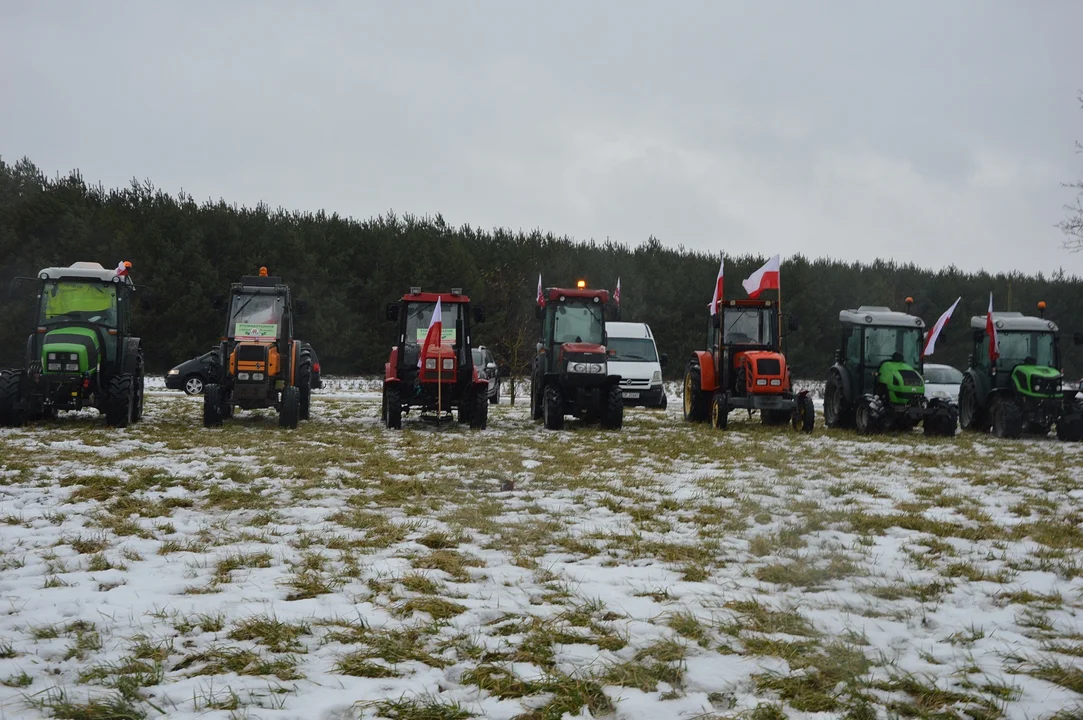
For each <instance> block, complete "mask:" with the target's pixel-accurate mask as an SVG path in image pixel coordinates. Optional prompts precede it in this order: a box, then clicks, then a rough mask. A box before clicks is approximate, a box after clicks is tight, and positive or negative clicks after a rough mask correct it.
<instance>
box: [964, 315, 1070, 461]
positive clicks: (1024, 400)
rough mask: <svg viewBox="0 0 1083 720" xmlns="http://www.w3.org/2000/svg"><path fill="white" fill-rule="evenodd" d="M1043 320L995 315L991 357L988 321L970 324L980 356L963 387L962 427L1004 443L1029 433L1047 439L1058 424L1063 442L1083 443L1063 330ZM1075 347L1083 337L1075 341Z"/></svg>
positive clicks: (973, 360) (980, 318)
mask: <svg viewBox="0 0 1083 720" xmlns="http://www.w3.org/2000/svg"><path fill="white" fill-rule="evenodd" d="M1038 309H1039V311H1040V313H1041V315H1042V317H1034V316H1032V315H1031V316H1027V315H1023V314H1022V313H1018V312H994V313H992V320H993V325H994V326H995V327H996V333H997V340H998V342H997V345H998V357H997V358H996V361H995V362H993V361H992V360H991V359H990V357H989V333H988V331H987V327H986V325H987V322H988V318H987V317H986V316H975V317H972V318H971V319H970V327H971V329H972V331H973V339H974V352H973V354H972V355H971V356H970V361H969V363H968V364H969V367H968V368H967V371H966V372H965V373H964V374H963V383H962V385H961V386H960V388H959V424H960V425H962V426H963V428H965V429H967V430H976V431H978V432H986V431H988V430H990V429H992V431H993V434H994V435H996V436H997V437H1002V438H1017V437H1019V436H1020V435H1022V434H1023V433H1024V432H1026V433H1028V434H1036V435H1047V434H1048V433H1049V430H1050V429H1051V428H1052V427H1053V426H1054V425H1056V427H1057V437H1058V438H1060V439H1061V440H1067V441H1073V442H1078V441H1080V440H1083V407H1081V403H1080V401H1079V400H1077V399H1076V398H1075V393H1073V392H1070V391H1069V392H1065V391H1064V375H1063V374H1062V372H1061V370H1060V367H1061V358H1060V342H1059V338H1058V335H1057V333H1058V328H1057V325H1056V323H1054V322H1053V321H1052V320H1047V319H1045V317H1044V315H1045V303H1044V302H1041V303H1038ZM1075 343H1076V344H1077V345H1078V344H1081V343H1083V337H1080V336H1079V335H1078V334H1077V335H1076V336H1075Z"/></svg>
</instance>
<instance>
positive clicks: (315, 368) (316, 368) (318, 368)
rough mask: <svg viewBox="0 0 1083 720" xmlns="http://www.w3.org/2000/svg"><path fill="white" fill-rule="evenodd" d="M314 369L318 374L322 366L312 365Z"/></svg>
mask: <svg viewBox="0 0 1083 720" xmlns="http://www.w3.org/2000/svg"><path fill="white" fill-rule="evenodd" d="M312 369H313V370H315V371H316V372H319V371H320V364H319V363H312Z"/></svg>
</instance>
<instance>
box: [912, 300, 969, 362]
mask: <svg viewBox="0 0 1083 720" xmlns="http://www.w3.org/2000/svg"><path fill="white" fill-rule="evenodd" d="M959 300H962V298H959V299H958V300H956V301H955V302H954V303H952V305H951V307H950V308H948V309H947V310H946V311H944V314H943V315H941V316H940V319H939V320H937V321H936V324H935V325H933V326H932V327H931V328H930V329H929V335H928V337H927V338H926V340H925V347H924V348H923V349H922V351H921V356H922V357H925V356H926V355H932V354H933V350H935V349H936V339H937V338H938V337H940V331H941V330H943V329H944V325H946V324H947V322H948V320H949V319H950V318H951V314H952V313H953V312H955V306H956V305H958V304H959Z"/></svg>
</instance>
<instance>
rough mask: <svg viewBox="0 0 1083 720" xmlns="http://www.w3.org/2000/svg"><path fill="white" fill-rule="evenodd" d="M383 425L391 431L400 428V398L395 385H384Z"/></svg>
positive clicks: (397, 387)
mask: <svg viewBox="0 0 1083 720" xmlns="http://www.w3.org/2000/svg"><path fill="white" fill-rule="evenodd" d="M384 418H385V419H384V424H385V425H387V427H389V428H391V429H392V430H399V429H401V428H402V396H401V394H400V392H399V386H398V385H396V384H388V385H384Z"/></svg>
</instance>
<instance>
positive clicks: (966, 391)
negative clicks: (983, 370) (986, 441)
mask: <svg viewBox="0 0 1083 720" xmlns="http://www.w3.org/2000/svg"><path fill="white" fill-rule="evenodd" d="M989 420H990V418H989V411H988V409H983V408H982V407H981V403H980V398H979V397H978V388H977V386H976V385H975V383H974V378H972V377H970V376H969V375H967V376H965V377H964V378H963V384H962V387H960V388H959V425H960V426H961V427H962V428H963V429H964V430H974V431H975V432H985V431H986V430H988V429H989Z"/></svg>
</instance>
